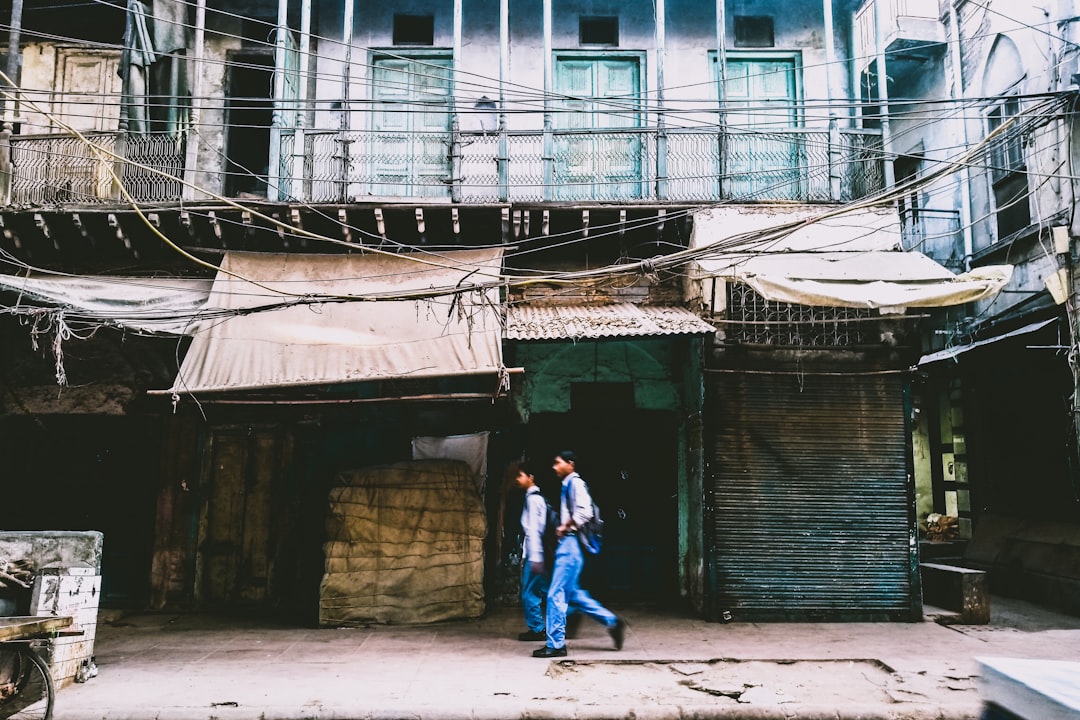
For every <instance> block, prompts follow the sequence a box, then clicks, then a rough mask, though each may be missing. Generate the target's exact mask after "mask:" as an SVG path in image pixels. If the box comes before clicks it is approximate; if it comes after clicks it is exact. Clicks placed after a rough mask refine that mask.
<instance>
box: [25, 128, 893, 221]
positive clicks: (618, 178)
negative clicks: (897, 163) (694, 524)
mask: <svg viewBox="0 0 1080 720" xmlns="http://www.w3.org/2000/svg"><path fill="white" fill-rule="evenodd" d="M297 137H298V135H297V133H295V132H294V131H288V132H286V133H282V141H281V155H280V158H281V163H280V165H279V176H278V178H276V179H277V181H278V183H277V186H278V187H279V188H280V190H279V194H280V197H281V198H282V199H286V200H294V201H300V202H310V203H341V202H362V201H364V200H374V199H380V200H383V199H400V200H430V199H436V198H447V199H451V198H452V199H454V200H456V201H458V202H461V203H465V204H485V203H498V202H558V201H577V202H626V201H657V202H715V201H720V200H730V201H737V202H761V201H765V202H767V201H796V202H845V201H850V200H856V199H859V198H861V197H865V196H866V195H868V194H871V193H873V192H876V191H877V190H879V189H881V188H882V186H883V178H884V176H883V166H882V151H881V136H880V134H879V133H878V132H877V131H873V130H850V129H849V130H840V131H835V130H834V131H833V132H830V131H829V130H827V129H803V128H790V129H783V130H775V131H774V130H770V131H767V132H765V131H754V130H741V129H736V128H731V129H728V130H726V131H724V132H719V131H717V130H716V129H678V130H668V131H666V132H665V133H659V132H657V131H656V129H655V128H642V129H637V128H635V129H618V130H603V131H584V130H575V131H556V132H554V133H553V134H552V136H551V138H550V139H548V138H545V136H544V133H542V132H540V131H535V132H515V133H508V134H507V135H506V136H505V138H502V137H500V136H499V135H496V134H488V135H484V134H481V133H460V134H458V135H456V136H452V135H451V134H449V133H447V134H439V133H427V134H418V135H415V136H410V137H409V138H408V142H407V143H403V142H402V138H401V134H400V133H396V134H395V133H380V132H347V133H345V132H340V131H313V130H308V131H306V132H303V133H302V137H303V147H302V148H301V147H297V143H296V139H297ZM455 137H456V141H455V139H454V138H455ZM86 138H87V140H89V141H90V143H91V144H92V145H93V146H95V147H96V148H99V149H100V152H96V151H95V149H94V147H91V146H90V145H88V144H87V143H86V142H83V141H82V140H80V139H79V138H77V137H74V136H71V135H62V134H52V135H14V136H12V137H11V168H12V184H11V196H10V203H11V204H13V205H55V204H71V205H94V204H97V205H109V204H117V203H123V202H125V201H126V200H127V198H126V197H125V196H124V195H123V194H122V193H120V191H119V189H118V187H117V185H116V183H115V176H116V175H118V176H119V177H120V178H121V179H122V181H123V186H124V188H125V189H126V191H127V192H128V193H129V194H130V195H131V197H132V198H134V200H136V201H138V202H147V203H161V202H175V201H178V200H180V199H181V196H182V184H181V182H180V181H179V179H172V178H180V177H183V174H184V156H185V147H184V145H185V143H184V138H183V136H176V135H170V134H165V133H150V134H140V135H133V134H129V135H126V136H124V135H120V134H118V133H91V134H88V135H87V136H86ZM546 141H547V142H550V144H551V152H550V153H545V152H544V148H545V145H546ZM403 147H405V148H406V150H404V151H403V150H402V148H403ZM500 157H501V158H502V161H501V162H500ZM120 158H124V159H126V161H125V160H121V159H120ZM154 170H158V171H162V172H164V173H166V174H167V175H168V176H171V178H170V177H167V176H165V175H161V174H159V173H157V172H154ZM294 172H295V174H296V175H295V177H294ZM114 173H115V174H116V175H114Z"/></svg>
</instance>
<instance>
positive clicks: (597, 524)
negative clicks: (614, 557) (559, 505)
mask: <svg viewBox="0 0 1080 720" xmlns="http://www.w3.org/2000/svg"><path fill="white" fill-rule="evenodd" d="M582 482H585V481H584V480H582ZM587 487H588V486H587V485H586V488H587ZM568 494H569V498H568V499H569V501H570V504H571V505H572V506H576V505H577V502H576V501H575V498H574V483H570V492H569V493H568ZM589 500H590V501H591V502H592V517H590V518H589V519H588V520H586V521H585V524H584V525H578V528H577V538H578V542H579V543H580V544H581V549H582V550H583V551H584V552H586V553H587V554H589V555H596V554H598V553H599V552H600V546H601V545H602V544H603V541H604V521H603V520H602V519H601V518H600V506H598V505H597V504H596V501H595V500H593V499H592V495H590V496H589Z"/></svg>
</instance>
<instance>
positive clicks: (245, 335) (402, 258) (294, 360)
mask: <svg viewBox="0 0 1080 720" xmlns="http://www.w3.org/2000/svg"><path fill="white" fill-rule="evenodd" d="M501 263H502V250H501V249H485V250H458V251H453V252H439V253H401V254H396V255H387V254H359V253H358V254H354V255H301V254H275V255H270V254H264V253H228V254H227V255H226V256H225V257H224V259H223V261H222V264H221V270H220V271H219V273H218V276H217V278H216V279H215V280H214V285H213V289H212V290H211V292H210V298H209V300H208V301H207V303H206V312H207V313H210V314H212V315H213V316H214V317H220V316H221V315H222V311H230V310H232V311H237V312H238V314H234V315H231V316H228V317H226V319H214V320H211V321H205V322H203V323H202V325H201V326H200V327H199V329H198V330H197V331H196V332H195V333H193V336H194V337H193V339H192V343H191V347H190V348H189V350H188V352H187V355H186V356H185V357H184V361H183V364H182V365H181V367H180V372H179V374H178V375H177V377H176V381H175V382H174V383H173V387H172V388H170V390H169V391H168V392H170V393H199V392H215V391H227V390H257V389H266V388H277V387H289V386H303V385H324V384H337V383H348V382H357V381H364V380H378V379H387V378H422V377H436V376H452V375H472V374H485V373H500V372H502V371H503V369H504V368H503V360H502V345H501V325H500V309H499V297H498V288H497V287H494V288H490V289H482V288H479V287H474V286H478V285H480V284H483V283H491V282H492V281H497V280H498V279H499V278H500V272H501ZM443 290H445V292H443ZM410 293H420V294H431V295H433V297H430V298H419V299H400V298H401V296H403V295H408V294H410ZM324 299H325V301H323V300H324ZM268 308H269V309H268Z"/></svg>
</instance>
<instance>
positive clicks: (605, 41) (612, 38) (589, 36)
mask: <svg viewBox="0 0 1080 720" xmlns="http://www.w3.org/2000/svg"><path fill="white" fill-rule="evenodd" d="M578 40H579V41H580V42H581V44H582V45H607V46H608V47H618V46H619V18H617V17H597V16H590V15H582V16H581V18H580V19H579V20H578Z"/></svg>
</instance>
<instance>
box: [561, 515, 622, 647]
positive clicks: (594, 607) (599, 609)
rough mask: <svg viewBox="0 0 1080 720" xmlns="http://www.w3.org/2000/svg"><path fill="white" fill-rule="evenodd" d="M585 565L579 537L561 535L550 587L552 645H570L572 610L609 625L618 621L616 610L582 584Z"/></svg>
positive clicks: (612, 625)
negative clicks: (569, 613)
mask: <svg viewBox="0 0 1080 720" xmlns="http://www.w3.org/2000/svg"><path fill="white" fill-rule="evenodd" d="M584 566H585V558H584V557H583V556H582V554H581V545H579V544H578V539H577V537H576V536H574V535H567V536H565V537H563V538H561V539H560V540H559V546H558V548H556V550H555V571H554V572H553V573H552V575H551V585H550V586H548V596H547V644H548V647H552V648H561V647H563V646H564V645H565V644H566V613H567V611H568V610H573V611H575V612H581V613H584V614H586V615H588V616H589V617H591V618H594V619H595V620H597V621H598V622H600V623H601V624H602V625H604V626H606V627H609V628H610V627H614V626H615V623H616V622H618V618H617V617H615V613H613V612H611V611H610V610H608V609H607V608H606V607H604V606H603V605H601V604H600V603H598V602H596V600H595V599H593V596H592V595H590V594H589V593H587V592H585V591H584V590H582V589H581V586H580V585H578V581H579V580H580V579H581V569H582V568H583V567H584Z"/></svg>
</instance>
